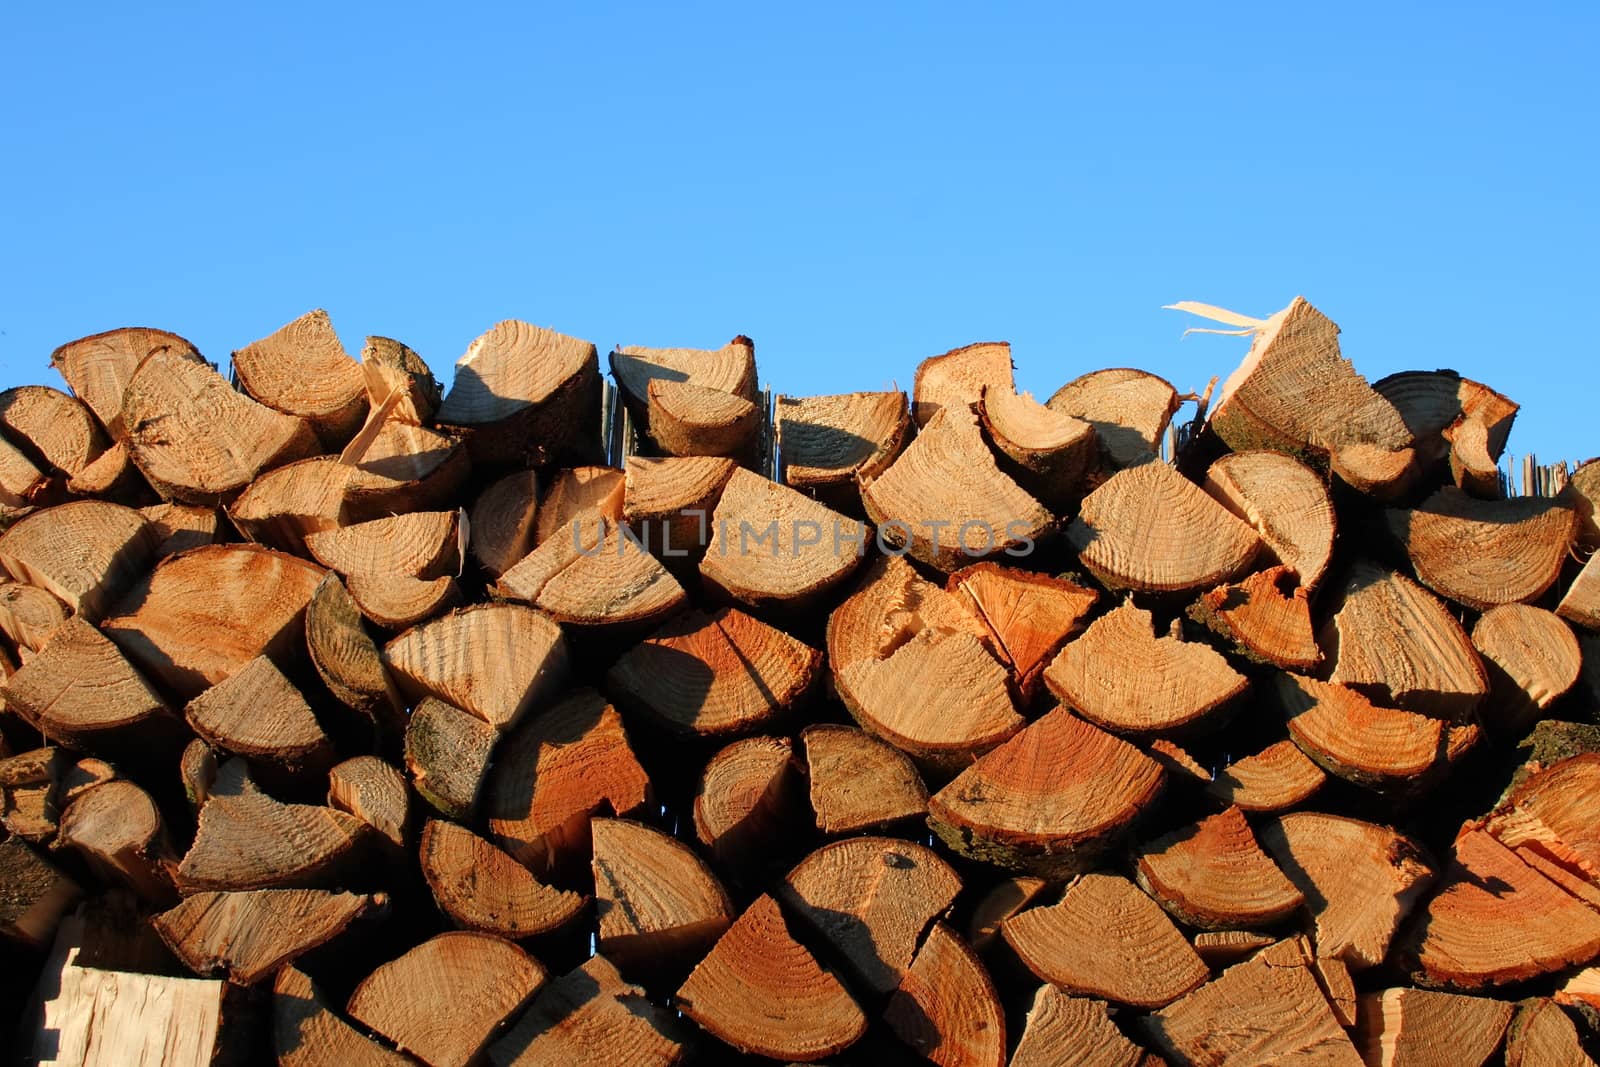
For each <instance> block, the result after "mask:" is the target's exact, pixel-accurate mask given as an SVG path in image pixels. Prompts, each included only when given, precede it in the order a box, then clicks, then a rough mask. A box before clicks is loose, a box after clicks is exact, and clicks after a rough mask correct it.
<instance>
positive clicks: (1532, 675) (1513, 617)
mask: <svg viewBox="0 0 1600 1067" xmlns="http://www.w3.org/2000/svg"><path fill="white" fill-rule="evenodd" d="M1472 644H1473V647H1474V648H1476V649H1477V650H1478V654H1479V655H1480V656H1482V657H1483V665H1484V667H1485V668H1487V669H1488V671H1489V700H1488V702H1487V704H1486V705H1485V713H1484V714H1485V718H1486V719H1488V720H1489V722H1490V724H1491V725H1493V726H1496V727H1498V728H1500V729H1502V730H1505V731H1506V732H1508V733H1514V734H1519V735H1520V734H1521V733H1523V732H1525V731H1526V729H1527V728H1528V727H1529V726H1531V725H1533V721H1534V720H1535V719H1538V718H1540V717H1541V716H1542V713H1543V712H1544V710H1545V709H1547V708H1548V707H1550V705H1551V703H1552V702H1554V701H1555V700H1557V699H1558V698H1560V697H1561V696H1562V695H1564V694H1565V693H1566V692H1567V691H1568V690H1569V689H1571V688H1572V687H1573V686H1574V685H1576V684H1577V682H1578V674H1579V672H1580V671H1581V670H1582V669H1583V652H1582V649H1581V648H1580V647H1579V646H1578V639H1577V638H1576V637H1574V636H1573V633H1572V630H1571V629H1570V628H1569V627H1568V626H1567V624H1566V623H1564V622H1562V621H1561V620H1560V619H1559V618H1557V617H1556V616H1555V615H1553V614H1551V613H1550V612H1548V611H1545V610H1544V609H1543V608H1535V607H1531V606H1529V605H1527V604H1502V605H1500V606H1499V607H1495V608H1491V609H1489V610H1488V611H1486V612H1484V613H1483V615H1482V616H1480V617H1479V619H1478V621H1477V622H1476V623H1475V624H1474V625H1473V627H1472Z"/></svg>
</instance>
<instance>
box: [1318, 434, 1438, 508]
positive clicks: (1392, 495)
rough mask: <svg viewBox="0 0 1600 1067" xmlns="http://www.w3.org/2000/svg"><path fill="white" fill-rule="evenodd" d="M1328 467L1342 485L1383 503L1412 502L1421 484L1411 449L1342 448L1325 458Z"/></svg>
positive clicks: (1363, 445)
mask: <svg viewBox="0 0 1600 1067" xmlns="http://www.w3.org/2000/svg"><path fill="white" fill-rule="evenodd" d="M1328 467H1329V469H1330V470H1331V471H1332V472H1333V473H1334V474H1335V475H1337V476H1338V478H1339V480H1340V481H1341V482H1343V483H1344V484H1345V485H1348V486H1349V487H1350V488H1352V489H1354V490H1355V491H1356V492H1358V493H1365V494H1366V495H1367V496H1369V497H1372V498H1373V499H1375V500H1381V501H1383V502H1384V503H1386V504H1404V503H1408V502H1410V501H1413V500H1415V499H1416V496H1417V490H1418V487H1419V485H1421V483H1422V472H1421V470H1420V469H1419V468H1420V464H1419V463H1418V460H1417V450H1416V449H1415V448H1402V449H1398V450H1396V451H1390V450H1388V449H1385V448H1381V447H1379V446H1378V445H1369V444H1355V445H1345V446H1344V447H1342V448H1340V449H1339V450H1338V451H1336V452H1334V453H1333V454H1332V455H1331V456H1329V457H1328Z"/></svg>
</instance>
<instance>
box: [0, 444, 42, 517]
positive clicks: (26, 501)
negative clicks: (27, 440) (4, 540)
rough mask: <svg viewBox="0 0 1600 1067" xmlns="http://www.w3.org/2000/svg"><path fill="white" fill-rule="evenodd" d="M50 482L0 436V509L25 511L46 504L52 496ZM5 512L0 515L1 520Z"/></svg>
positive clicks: (31, 462) (13, 446) (19, 451)
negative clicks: (34, 505) (36, 505)
mask: <svg viewBox="0 0 1600 1067" xmlns="http://www.w3.org/2000/svg"><path fill="white" fill-rule="evenodd" d="M52 484H53V483H52V480H51V478H50V476H49V475H48V474H46V473H45V472H44V471H42V470H40V469H39V468H38V467H37V466H35V465H34V462H33V461H32V460H31V459H29V458H28V457H27V456H25V455H23V453H22V450H21V449H19V448H17V447H16V446H15V445H13V444H12V443H11V442H9V441H7V440H6V439H5V438H3V437H0V507H4V508H7V509H10V508H27V507H29V506H31V505H32V504H34V503H35V502H36V501H37V502H38V503H49V502H50V501H49V499H48V497H49V496H51V495H53V491H52ZM4 515H5V512H0V517H4Z"/></svg>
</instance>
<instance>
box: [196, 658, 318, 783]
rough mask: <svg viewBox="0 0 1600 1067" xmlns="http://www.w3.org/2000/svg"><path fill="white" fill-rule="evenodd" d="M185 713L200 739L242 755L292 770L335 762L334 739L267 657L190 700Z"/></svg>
mask: <svg viewBox="0 0 1600 1067" xmlns="http://www.w3.org/2000/svg"><path fill="white" fill-rule="evenodd" d="M183 714H184V718H186V719H187V720H188V721H189V725H190V726H191V727H192V728H193V729H194V732H195V733H197V734H199V735H200V737H201V738H202V739H203V740H205V741H206V742H208V743H209V744H211V745H213V746H215V747H216V748H220V749H223V750H224V751H227V752H232V753H234V754H236V755H240V756H244V757H245V758H246V759H252V760H259V761H261V762H263V763H267V764H275V765H279V766H282V767H284V768H286V769H288V770H291V771H297V770H302V769H307V768H316V767H326V766H328V765H329V764H330V763H332V762H333V759H332V757H333V742H331V741H330V740H329V739H328V735H327V734H325V733H323V731H322V726H321V724H320V723H318V722H317V717H316V716H315V715H314V714H313V713H312V711H311V707H310V705H308V704H307V703H306V700H305V697H303V696H302V695H301V694H300V691H299V690H298V689H296V688H295V687H294V683H292V682H290V681H289V679H287V678H285V677H284V676H283V672H282V671H280V670H279V669H278V668H277V666H276V665H275V664H274V663H273V662H272V661H271V660H270V659H268V658H267V657H266V656H257V657H256V658H255V659H253V660H251V661H250V662H249V663H246V664H245V665H244V666H243V667H241V668H240V669H239V670H238V671H237V672H235V673H234V674H232V675H230V676H229V677H227V678H225V679H223V680H222V681H220V682H218V683H217V684H216V685H214V686H212V687H211V688H210V689H207V690H206V691H205V692H203V693H201V694H200V695H199V696H197V697H195V698H194V699H193V700H191V701H189V703H188V705H187V706H186V707H185V708H184V712H183Z"/></svg>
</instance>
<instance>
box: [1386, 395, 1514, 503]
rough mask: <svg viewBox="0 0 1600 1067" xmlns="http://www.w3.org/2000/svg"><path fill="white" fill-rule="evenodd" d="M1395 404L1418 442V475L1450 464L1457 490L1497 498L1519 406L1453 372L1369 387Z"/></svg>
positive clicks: (1433, 472)
mask: <svg viewBox="0 0 1600 1067" xmlns="http://www.w3.org/2000/svg"><path fill="white" fill-rule="evenodd" d="M1373 388H1374V389H1376V390H1377V391H1378V392H1379V393H1381V394H1383V396H1385V397H1386V398H1388V400H1389V401H1390V402H1391V403H1393V404H1394V406H1395V408H1396V410H1398V411H1399V412H1400V417H1401V418H1402V419H1404V420H1405V423H1406V427H1407V428H1408V429H1409V430H1410V431H1411V433H1412V435H1413V436H1414V437H1415V438H1416V445H1415V448H1416V452H1417V460H1416V462H1417V467H1418V474H1419V476H1426V477H1435V476H1437V475H1436V472H1437V471H1438V469H1439V468H1441V467H1444V466H1446V465H1448V467H1449V473H1450V477H1451V478H1452V479H1453V480H1454V481H1455V483H1456V485H1458V486H1460V487H1461V488H1463V489H1467V490H1469V491H1471V492H1473V493H1475V494H1476V495H1479V496H1483V497H1486V498H1491V499H1492V498H1495V497H1498V496H1500V495H1501V493H1500V474H1499V471H1498V470H1497V469H1496V463H1497V462H1498V461H1499V459H1500V453H1501V452H1502V451H1503V450H1504V448H1505V444H1506V437H1507V435H1508V434H1509V433H1510V432H1511V423H1512V421H1513V420H1514V419H1515V418H1516V414H1517V405H1516V404H1515V403H1513V402H1512V401H1510V400H1508V399H1507V398H1506V397H1504V396H1501V395H1500V394H1499V393H1497V392H1495V391H1494V390H1493V389H1490V388H1489V387H1488V386H1486V385H1483V384H1481V383H1479V382H1475V381H1472V380H1471V379H1470V378H1463V377H1461V376H1460V375H1459V374H1457V373H1456V372H1455V371H1447V370H1438V371H1402V372H1401V373H1399V374H1391V375H1389V376H1388V377H1387V378H1382V379H1379V380H1378V381H1377V382H1374V383H1373Z"/></svg>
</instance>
